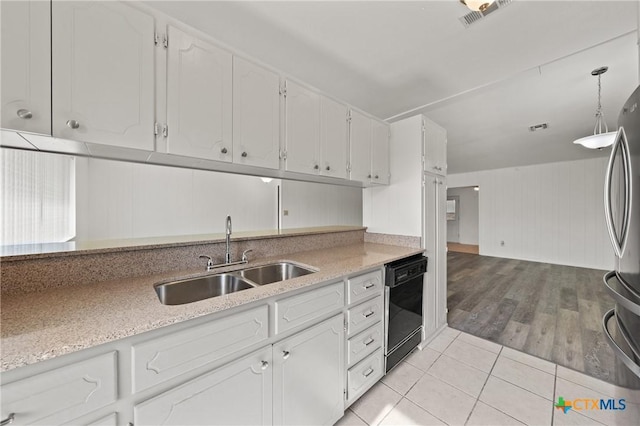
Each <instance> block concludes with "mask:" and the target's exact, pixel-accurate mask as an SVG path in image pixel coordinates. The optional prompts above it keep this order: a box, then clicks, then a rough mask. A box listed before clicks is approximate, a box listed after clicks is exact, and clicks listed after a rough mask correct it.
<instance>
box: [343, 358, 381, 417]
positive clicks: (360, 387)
mask: <svg viewBox="0 0 640 426" xmlns="http://www.w3.org/2000/svg"><path fill="white" fill-rule="evenodd" d="M382 376H384V353H383V351H382V348H380V349H378V350H377V351H375V352H374V353H372V354H371V355H369V356H368V357H367V358H365V359H364V360H362V361H360V362H359V363H358V364H356V365H355V366H354V367H351V368H350V369H349V372H348V373H347V406H349V405H351V404H352V403H353V402H355V400H356V399H358V398H360V397H361V396H362V394H363V393H365V392H366V391H367V390H369V389H370V388H371V386H373V385H374V384H375V383H376V382H377V381H378V380H380V379H381V378H382Z"/></svg>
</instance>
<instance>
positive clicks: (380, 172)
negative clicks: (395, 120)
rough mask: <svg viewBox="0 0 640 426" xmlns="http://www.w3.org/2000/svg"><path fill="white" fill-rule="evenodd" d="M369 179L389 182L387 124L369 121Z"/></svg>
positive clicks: (380, 182) (384, 183)
mask: <svg viewBox="0 0 640 426" xmlns="http://www.w3.org/2000/svg"><path fill="white" fill-rule="evenodd" d="M371 181H372V182H373V183H377V184H383V185H388V184H389V125H387V124H386V123H382V122H379V121H376V120H372V121H371Z"/></svg>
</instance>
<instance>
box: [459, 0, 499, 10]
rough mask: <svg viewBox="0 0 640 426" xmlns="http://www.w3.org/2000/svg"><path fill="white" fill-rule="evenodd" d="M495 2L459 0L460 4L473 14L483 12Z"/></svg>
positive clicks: (487, 0)
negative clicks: (473, 12)
mask: <svg viewBox="0 0 640 426" xmlns="http://www.w3.org/2000/svg"><path fill="white" fill-rule="evenodd" d="M494 1H495V0H460V3H462V4H464V5H465V6H467V7H468V8H469V9H471V10H473V11H475V12H484V11H485V10H487V8H488V7H489V6H491V3H493V2H494Z"/></svg>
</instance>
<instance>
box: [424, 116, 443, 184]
mask: <svg viewBox="0 0 640 426" xmlns="http://www.w3.org/2000/svg"><path fill="white" fill-rule="evenodd" d="M422 131H423V133H424V171H425V172H430V173H436V174H439V175H446V174H447V131H446V130H445V129H443V128H442V127H440V126H438V125H437V124H436V123H434V122H433V121H431V120H429V119H428V118H426V117H425V118H423V126H422Z"/></svg>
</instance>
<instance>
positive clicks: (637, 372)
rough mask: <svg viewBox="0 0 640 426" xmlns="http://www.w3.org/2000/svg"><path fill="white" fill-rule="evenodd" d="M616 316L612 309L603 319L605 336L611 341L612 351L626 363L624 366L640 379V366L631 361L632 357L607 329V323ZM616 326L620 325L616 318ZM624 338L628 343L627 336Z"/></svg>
mask: <svg viewBox="0 0 640 426" xmlns="http://www.w3.org/2000/svg"><path fill="white" fill-rule="evenodd" d="M614 315H615V309H611V310H610V311H608V312H607V313H606V314H604V317H603V318H602V330H603V331H604V335H605V337H606V338H607V340H608V341H609V346H611V349H613V351H614V352H615V354H616V356H617V357H618V358H619V359H620V360H621V361H622V362H623V363H624V365H626V366H627V367H628V368H629V370H631V371H632V372H633V373H634V374H635V375H636V376H638V377H640V365H638V364H636V363H635V362H634V361H633V360H632V359H631V357H630V356H629V355H627V354H626V353H625V351H624V350H622V348H621V347H620V346H619V345H618V343H616V341H615V340H614V338H613V336H612V335H611V332H610V331H609V328H608V327H607V323H608V322H609V319H610V318H611V317H612V316H614ZM616 324H618V319H617V318H616ZM618 331H620V330H618ZM623 337H624V339H625V341H626V340H627V339H626V336H624V335H623Z"/></svg>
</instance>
